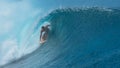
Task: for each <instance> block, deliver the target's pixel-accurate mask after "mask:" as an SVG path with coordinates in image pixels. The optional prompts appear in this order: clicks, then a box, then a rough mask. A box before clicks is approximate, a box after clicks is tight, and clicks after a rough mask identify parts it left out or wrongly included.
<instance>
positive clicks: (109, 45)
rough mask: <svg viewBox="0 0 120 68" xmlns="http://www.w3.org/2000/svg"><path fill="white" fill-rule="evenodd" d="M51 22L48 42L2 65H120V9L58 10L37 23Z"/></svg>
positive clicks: (54, 67) (93, 67)
mask: <svg viewBox="0 0 120 68" xmlns="http://www.w3.org/2000/svg"><path fill="white" fill-rule="evenodd" d="M44 22H49V23H50V24H51V31H50V33H49V37H48V40H47V42H46V43H45V44H43V45H42V46H41V47H39V48H38V49H37V50H36V51H34V52H33V53H31V54H29V55H27V56H24V57H22V58H21V59H19V60H16V61H14V62H12V63H10V64H8V65H5V66H3V68H21V67H22V68H109V67H112V68H113V67H114V68H117V67H120V64H119V63H120V58H119V57H120V31H119V29H120V10H116V9H103V8H83V9H78V8H75V9H69V8H68V9H57V10H55V11H53V12H51V13H50V14H49V15H47V16H46V17H44V18H43V19H41V20H40V21H39V23H38V24H37V26H36V28H35V30H34V32H36V31H38V30H39V28H40V26H41V25H42V23H44Z"/></svg>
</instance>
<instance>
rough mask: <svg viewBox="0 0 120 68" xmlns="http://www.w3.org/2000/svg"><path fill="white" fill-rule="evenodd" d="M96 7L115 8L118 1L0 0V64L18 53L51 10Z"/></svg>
mask: <svg viewBox="0 0 120 68" xmlns="http://www.w3.org/2000/svg"><path fill="white" fill-rule="evenodd" d="M96 6H97V7H108V8H109V7H112V8H113V7H115V8H116V7H120V0H0V63H2V64H4V63H6V61H8V59H6V58H7V57H6V56H8V55H9V58H13V54H14V53H15V52H17V53H18V50H19V47H20V46H22V45H23V44H24V43H22V42H24V41H25V39H24V38H25V36H26V35H27V33H29V31H30V30H31V28H32V26H33V25H34V23H35V22H36V20H37V19H38V18H40V17H42V16H44V15H45V14H48V12H50V11H51V10H54V9H56V8H66V7H96ZM10 56H11V57H10Z"/></svg>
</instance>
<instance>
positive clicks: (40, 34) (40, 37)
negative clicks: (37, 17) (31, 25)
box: [40, 31, 42, 41]
mask: <svg viewBox="0 0 120 68" xmlns="http://www.w3.org/2000/svg"><path fill="white" fill-rule="evenodd" d="M41 37H42V31H41V33H40V41H41Z"/></svg>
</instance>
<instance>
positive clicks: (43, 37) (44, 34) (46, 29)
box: [40, 25, 50, 41]
mask: <svg viewBox="0 0 120 68" xmlns="http://www.w3.org/2000/svg"><path fill="white" fill-rule="evenodd" d="M49 26H50V25H46V26H42V27H41V34H40V41H45V40H46V39H47V36H48V32H49Z"/></svg>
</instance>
